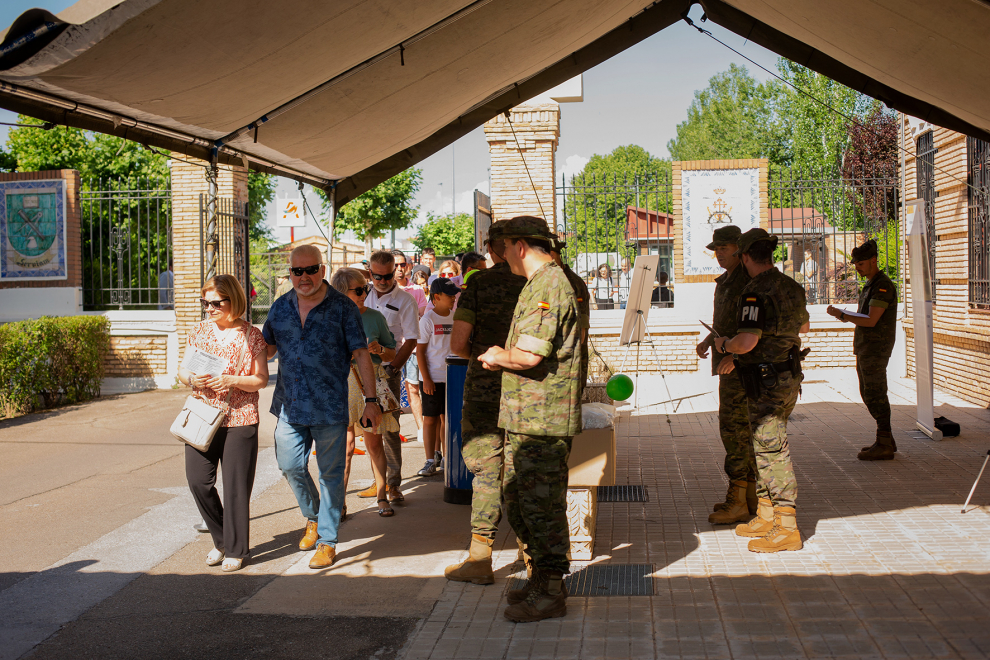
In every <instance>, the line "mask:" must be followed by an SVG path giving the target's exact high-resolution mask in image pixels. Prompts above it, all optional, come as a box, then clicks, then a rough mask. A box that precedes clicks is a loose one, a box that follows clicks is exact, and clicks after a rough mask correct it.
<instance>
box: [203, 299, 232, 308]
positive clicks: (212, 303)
mask: <svg viewBox="0 0 990 660" xmlns="http://www.w3.org/2000/svg"><path fill="white" fill-rule="evenodd" d="M225 302H230V298H221V299H220V300H207V299H206V298H200V299H199V303H200V304H201V305H202V306H203V309H206V308H207V307H212V308H213V309H220V308H221V307H223V304H224V303H225Z"/></svg>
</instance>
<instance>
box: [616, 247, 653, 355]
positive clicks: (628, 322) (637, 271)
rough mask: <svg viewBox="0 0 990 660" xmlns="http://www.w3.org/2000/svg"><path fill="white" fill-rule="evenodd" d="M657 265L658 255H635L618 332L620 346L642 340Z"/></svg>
mask: <svg viewBox="0 0 990 660" xmlns="http://www.w3.org/2000/svg"><path fill="white" fill-rule="evenodd" d="M659 267H660V256H659V255H656V254H641V255H639V256H638V257H636V263H635V264H633V276H632V283H631V284H630V285H629V299H628V300H627V301H626V315H625V316H624V317H622V332H620V333H619V345H620V346H626V345H628V344H630V343H632V342H637V341H643V336H644V334H645V332H646V323H647V320H648V319H649V313H650V298H651V297H652V295H653V283H654V282H655V281H656V278H657V268H659ZM641 321H642V322H641Z"/></svg>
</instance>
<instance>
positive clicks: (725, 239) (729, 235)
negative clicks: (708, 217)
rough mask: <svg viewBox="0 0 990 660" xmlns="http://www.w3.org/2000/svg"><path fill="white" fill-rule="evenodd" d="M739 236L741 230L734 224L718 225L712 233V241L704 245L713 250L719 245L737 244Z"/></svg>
mask: <svg viewBox="0 0 990 660" xmlns="http://www.w3.org/2000/svg"><path fill="white" fill-rule="evenodd" d="M740 236H742V230H741V229H739V227H736V226H735V225H726V226H725V227H719V228H718V229H716V230H715V231H714V232H713V233H712V242H711V243H709V244H708V245H707V246H705V247H707V248H708V249H709V250H714V249H715V248H716V247H718V246H719V245H739V237H740Z"/></svg>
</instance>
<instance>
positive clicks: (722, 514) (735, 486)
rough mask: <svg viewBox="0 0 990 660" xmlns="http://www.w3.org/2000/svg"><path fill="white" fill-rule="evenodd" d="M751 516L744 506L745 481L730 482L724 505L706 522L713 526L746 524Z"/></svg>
mask: <svg viewBox="0 0 990 660" xmlns="http://www.w3.org/2000/svg"><path fill="white" fill-rule="evenodd" d="M752 517H753V515H752V514H751V513H750V512H749V506H748V505H747V504H746V480H745V479H743V480H740V481H730V482H729V492H727V493H726V494H725V504H724V505H723V506H722V508H720V509H719V510H718V511H715V512H714V513H712V514H711V515H710V516H708V522H710V523H711V524H713V525H729V524H731V523H737V522H746V521H747V520H750V519H751V518H752Z"/></svg>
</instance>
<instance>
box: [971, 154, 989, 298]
mask: <svg viewBox="0 0 990 660" xmlns="http://www.w3.org/2000/svg"><path fill="white" fill-rule="evenodd" d="M966 156H967V161H966V166H967V170H968V177H967V183H969V186H968V187H967V191H968V195H967V206H968V209H969V303H970V305H972V306H974V307H979V308H982V309H990V243H988V241H990V197H988V196H990V142H984V141H983V140H977V139H975V138H966Z"/></svg>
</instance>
